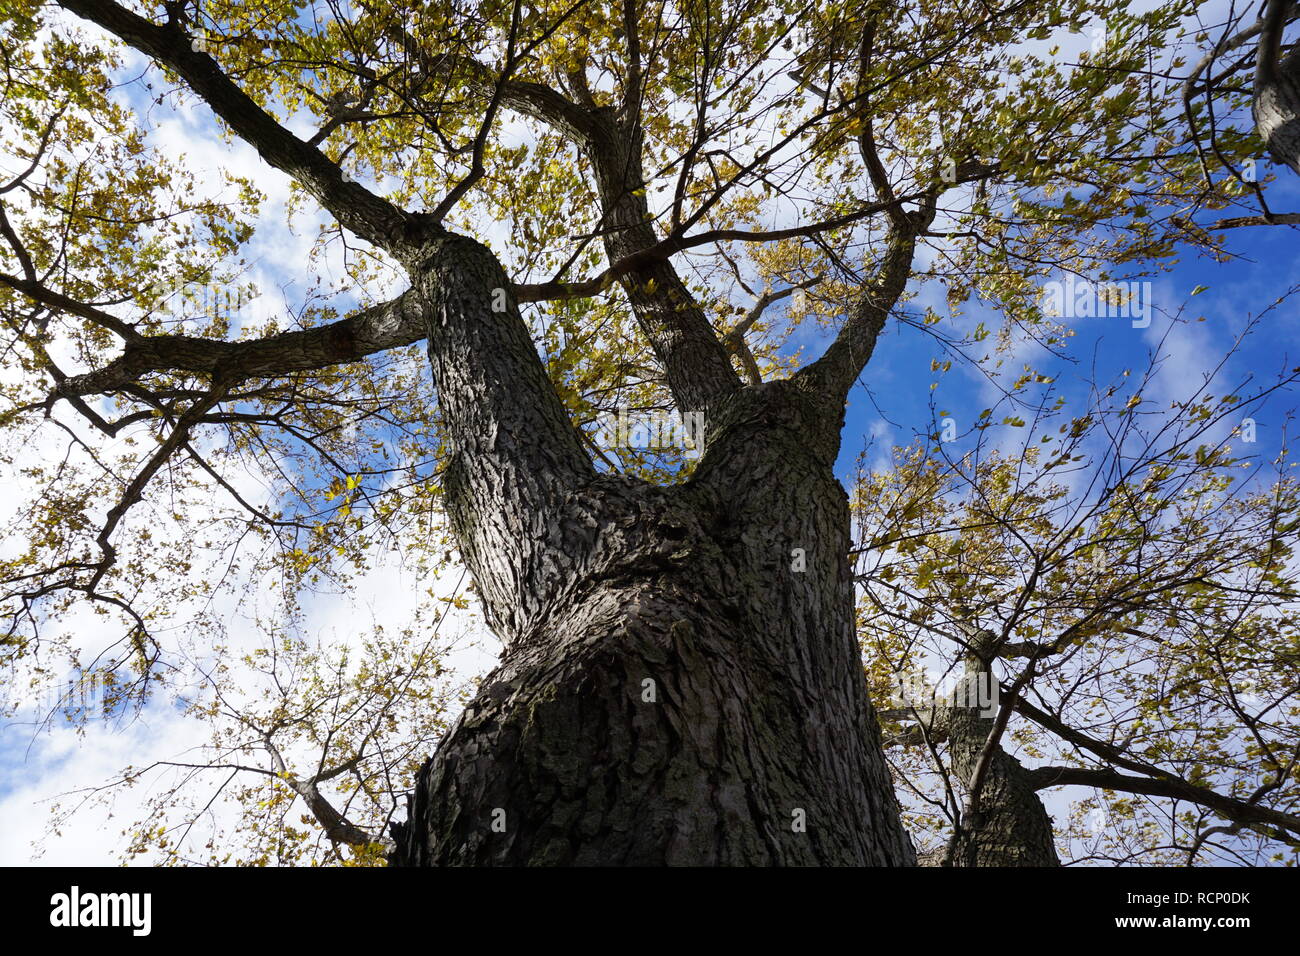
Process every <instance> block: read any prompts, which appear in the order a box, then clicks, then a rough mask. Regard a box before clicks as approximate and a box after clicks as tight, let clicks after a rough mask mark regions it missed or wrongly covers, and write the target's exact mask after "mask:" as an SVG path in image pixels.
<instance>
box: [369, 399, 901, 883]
mask: <svg viewBox="0 0 1300 956" xmlns="http://www.w3.org/2000/svg"><path fill="white" fill-rule="evenodd" d="M841 425H842V422H841V413H840V410H839V409H836V408H827V407H826V403H825V402H824V401H823V400H821V399H819V398H817V397H815V396H813V395H811V394H809V393H807V392H806V391H805V390H801V389H800V387H799V386H798V385H796V384H795V383H792V382H777V383H769V384H767V385H763V386H760V387H757V388H751V389H745V390H743V391H739V392H737V393H736V394H735V395H733V396H732V398H731V400H729V401H728V402H726V403H725V404H724V405H723V406H722V409H721V411H720V412H719V414H718V415H717V416H715V420H714V421H712V422H710V423H709V430H708V434H709V441H710V445H709V447H708V449H707V451H706V454H705V456H704V459H703V460H702V461H701V463H700V466H699V468H698V469H697V471H696V473H695V475H694V476H693V478H692V479H691V480H690V481H689V482H687V483H686V484H684V485H681V486H676V487H666V488H665V487H655V486H650V485H647V484H644V483H641V482H638V481H634V480H631V479H627V478H623V477H615V476H592V477H591V478H589V479H588V480H586V481H585V482H583V483H582V485H581V486H580V487H579V488H577V489H576V490H575V491H574V493H572V494H571V495H570V496H569V497H568V499H567V500H566V502H565V505H564V508H563V514H562V515H561V516H559V517H558V520H556V521H554V522H553V523H552V525H551V531H550V533H551V534H552V536H553V537H555V538H564V539H565V547H566V548H567V549H568V551H567V554H568V555H569V556H570V559H571V564H570V566H569V567H568V568H566V569H565V571H564V572H563V573H562V574H560V575H559V576H558V577H557V578H556V580H555V581H554V582H553V583H552V584H551V585H550V587H549V589H548V591H547V592H546V593H545V594H541V593H533V594H531V595H528V598H529V600H530V602H531V603H532V604H533V605H537V606H541V605H544V606H545V607H544V610H543V611H542V612H541V613H539V614H538V615H537V616H536V618H535V620H534V621H533V622H532V623H531V624H530V625H529V626H528V628H527V630H526V632H524V633H520V634H519V635H518V636H517V637H516V638H515V639H513V640H512V641H510V643H509V645H508V647H507V649H506V651H505V652H504V655H503V660H502V663H501V664H500V666H499V667H497V669H496V670H495V671H493V672H492V674H491V675H489V676H488V677H487V678H486V679H485V680H484V681H483V684H482V686H481V688H480V691H479V693H478V695H477V697H476V699H475V700H474V701H473V702H472V703H471V704H470V705H469V706H468V707H467V709H466V711H465V713H464V714H463V716H462V717H461V719H460V720H459V721H458V723H457V724H456V725H455V726H454V727H453V729H452V730H451V731H450V732H449V733H448V735H447V737H446V738H445V739H444V741H443V742H442V744H441V746H440V747H439V749H438V752H437V753H436V755H435V756H434V757H433V758H432V759H431V760H430V761H429V762H428V763H427V764H426V765H425V766H424V768H423V769H422V771H421V772H420V774H419V778H418V783H417V787H416V790H415V793H414V795H413V797H412V800H411V802H410V806H409V810H410V814H409V821H408V822H407V823H406V824H404V825H398V826H396V827H395V830H394V837H395V842H396V845H397V849H396V851H395V852H394V855H393V862H394V863H398V864H405V865H448V864H469V865H475V864H516V865H517V864H560V865H563V864H578V865H582V864H603V865H660V864H678V865H681V864H686V865H692V864H694V865H717V864H722V865H746V864H761V865H767V864H859V865H860V864H884V865H898V864H910V863H913V862H914V858H913V851H912V847H911V844H910V841H909V840H908V838H907V836H906V834H905V833H904V831H903V829H902V826H901V824H900V822H899V816H898V808H897V804H896V801H895V798H894V795H893V790H892V786H891V783H890V780H889V776H888V773H887V771H886V767H885V763H884V759H883V755H882V752H881V749H880V742H879V738H878V732H877V729H876V721H875V717H874V714H873V713H872V710H871V705H870V703H869V702H868V700H867V697H866V685H865V680H864V676H863V670H862V666H861V662H860V658H859V652H858V648H857V644H856V641H855V639H854V633H853V627H852V622H853V601H852V581H851V577H850V569H849V564H848V561H847V551H848V546H849V517H848V504H847V499H846V496H845V493H844V491H843V489H842V487H841V486H840V484H839V482H838V481H837V480H836V479H835V477H834V475H833V473H832V470H831V466H832V462H833V461H834V456H835V450H836V448H837V447H838V434H839V429H840V427H841ZM501 530H502V533H503V534H516V535H521V536H522V535H529V534H536V533H537V532H538V530H539V529H537V528H536V527H535V525H534V524H533V523H532V522H531V521H530V519H529V517H528V516H527V515H523V514H518V515H515V517H514V521H513V523H512V526H511V527H507V528H502V529H501ZM796 549H801V550H796Z"/></svg>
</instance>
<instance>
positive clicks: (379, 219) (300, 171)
mask: <svg viewBox="0 0 1300 956" xmlns="http://www.w3.org/2000/svg"><path fill="white" fill-rule="evenodd" d="M59 5H60V6H62V7H63V8H64V9H66V10H68V11H70V12H71V13H74V14H76V15H77V16H79V17H82V18H83V19H86V20H89V21H91V22H92V23H96V24H98V25H99V26H101V27H103V28H104V29H105V30H107V31H109V32H110V33H112V34H113V35H114V36H116V37H117V38H118V39H120V40H122V41H123V42H124V43H126V44H128V45H129V46H132V47H134V48H135V49H136V50H139V51H140V52H141V53H143V54H145V55H146V56H149V57H151V58H152V59H154V60H155V61H157V62H158V63H160V64H162V65H164V66H166V67H168V68H169V69H171V70H174V71H175V72H176V73H177V74H178V75H179V76H180V77H181V78H182V79H183V80H184V81H185V82H186V84H187V85H188V86H189V88H190V89H192V90H193V91H194V92H195V93H196V94H198V95H199V96H200V97H201V98H202V99H203V101H204V102H206V103H207V104H208V106H210V107H211V108H212V111H213V112H214V113H216V114H217V116H219V117H221V119H222V120H224V121H225V122H226V124H227V125H228V126H230V128H231V129H232V130H234V132H235V134H236V135H238V136H239V137H240V138H241V139H243V140H245V141H246V142H248V143H249V144H250V145H252V146H253V147H255V148H256V149H257V151H258V153H259V154H260V155H261V157H262V158H263V159H264V160H266V161H267V162H268V163H270V164H271V165H272V166H274V167H275V168H276V169H279V170H281V171H282V172H284V173H286V174H288V175H289V176H291V177H292V178H293V179H295V180H296V181H297V182H298V183H299V184H301V185H302V186H303V188H304V189H306V190H307V191H308V192H309V193H311V194H312V195H313V196H315V197H316V199H317V200H319V201H320V203H321V205H323V206H324V207H325V208H326V209H328V210H329V211H330V213H331V214H333V216H334V218H335V219H337V220H338V221H339V223H340V224H341V225H343V226H344V227H346V228H347V229H350V230H352V232H354V233H356V234H357V235H358V236H360V237H361V238H363V239H365V240H367V241H369V242H373V243H374V244H375V245H378V246H380V247H382V248H384V249H387V250H388V251H390V252H392V253H393V254H394V255H397V256H398V257H399V258H403V257H404V253H405V251H406V249H407V247H408V243H409V240H410V238H411V233H412V230H413V228H415V227H416V226H417V225H421V224H420V223H417V221H416V220H417V217H413V216H410V215H409V214H407V213H406V212H404V211H402V210H400V209H398V208H397V207H396V206H394V205H392V204H391V203H390V202H388V201H387V200H385V199H382V198H380V197H379V196H376V195H375V194H374V193H372V192H370V191H369V190H368V189H366V188H365V187H363V186H361V185H359V184H358V183H355V182H351V181H349V180H348V179H346V178H345V177H344V175H343V173H342V171H341V170H340V169H339V167H338V166H337V165H336V164H335V163H333V162H331V161H330V160H329V158H327V157H326V156H325V155H324V154H323V153H321V152H320V151H319V150H318V149H316V148H315V147H313V146H311V145H309V144H308V143H306V142H304V141H303V140H301V139H299V138H298V137H296V136H294V135H293V134H292V133H291V132H289V131H288V130H287V129H285V128H284V127H283V126H281V125H280V124H279V123H277V122H276V121H275V119H273V118H272V117H271V116H270V114H268V113H267V112H266V111H265V110H263V109H262V108H261V107H260V106H258V105H257V103H256V102H254V101H253V100H252V98H250V97H249V96H248V94H246V93H245V92H244V91H243V90H241V89H240V88H239V87H238V86H236V85H235V83H234V82H233V81H231V79H230V78H229V77H228V76H226V74H225V73H223V72H222V70H221V68H220V67H219V66H218V65H217V63H216V61H215V60H214V59H213V58H212V57H210V56H208V55H207V54H206V53H199V52H196V51H195V50H194V49H193V48H192V46H191V42H190V38H189V37H188V36H186V34H185V33H184V31H183V30H182V29H181V27H180V24H179V23H175V22H173V23H168V24H166V25H163V26H159V25H157V24H155V23H152V22H150V21H149V20H146V19H145V18H144V17H141V16H138V15H137V14H135V13H132V12H131V11H129V10H126V9H124V8H123V7H120V6H118V5H117V4H116V3H113V2H111V0H59ZM423 225H425V231H426V232H427V230H428V228H431V227H428V225H427V224H423Z"/></svg>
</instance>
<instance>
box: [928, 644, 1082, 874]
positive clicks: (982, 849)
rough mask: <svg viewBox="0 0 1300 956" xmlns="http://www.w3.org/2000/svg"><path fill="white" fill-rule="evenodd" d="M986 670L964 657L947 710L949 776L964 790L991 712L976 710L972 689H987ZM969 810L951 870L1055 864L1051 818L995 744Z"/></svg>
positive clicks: (1015, 763) (1020, 770) (1021, 771)
mask: <svg viewBox="0 0 1300 956" xmlns="http://www.w3.org/2000/svg"><path fill="white" fill-rule="evenodd" d="M992 680H993V678H992V669H991V668H990V667H989V665H988V663H987V662H985V661H983V660H981V659H980V658H979V657H977V656H976V655H975V654H970V655H968V656H967V658H966V674H965V679H964V686H963V688H962V693H959V694H958V696H957V699H956V700H954V702H953V707H952V709H951V716H950V723H949V732H948V746H949V750H950V752H951V754H952V768H953V773H954V775H955V776H957V777H958V778H959V779H960V780H961V781H962V782H963V783H964V784H966V785H967V786H970V785H971V784H972V782H973V780H974V777H975V773H976V770H977V767H978V764H979V760H980V755H981V754H982V753H983V752H984V748H985V744H986V743H987V741H988V739H989V734H990V733H991V731H992V730H993V724H994V716H993V713H992V711H993V710H995V708H993V707H991V706H988V707H984V708H981V706H980V702H981V701H986V699H987V695H983V696H981V695H980V694H979V693H978V689H979V688H980V687H983V688H984V689H986V690H987V689H988V688H989V687H991V686H995V685H993V684H992V683H991V682H992ZM971 806H972V807H973V812H972V813H971V814H970V815H969V818H968V819H966V820H963V821H962V828H961V831H960V833H959V834H958V836H957V845H956V847H955V848H954V851H953V853H952V854H951V864H952V865H953V866H1060V865H1061V860H1060V858H1059V857H1058V856H1057V855H1056V844H1055V841H1054V840H1053V831H1052V818H1051V817H1050V816H1048V813H1047V808H1046V807H1044V806H1043V801H1042V800H1040V799H1039V798H1038V791H1037V790H1036V789H1035V788H1034V786H1033V781H1032V780H1031V777H1030V773H1029V771H1028V770H1026V769H1025V768H1024V767H1023V766H1022V765H1021V763H1020V761H1019V760H1017V759H1016V758H1015V757H1013V756H1011V754H1009V753H1007V752H1006V750H1004V749H1003V747H1002V746H1001V744H1000V743H998V744H995V745H994V746H993V748H992V750H991V751H990V753H989V755H988V767H987V768H986V770H985V771H984V776H983V780H982V783H981V784H980V789H979V793H978V795H977V799H975V800H974V801H972V804H971Z"/></svg>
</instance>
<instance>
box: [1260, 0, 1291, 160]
mask: <svg viewBox="0 0 1300 956" xmlns="http://www.w3.org/2000/svg"><path fill="white" fill-rule="evenodd" d="M1289 8H1290V3H1289V2H1287V0H1271V2H1270V4H1269V8H1268V12H1267V14H1266V20H1267V23H1266V26H1265V29H1264V32H1263V34H1262V35H1261V36H1260V40H1259V49H1258V61H1257V65H1256V70H1255V91H1254V99H1253V101H1252V104H1251V111H1252V113H1253V114H1254V119H1255V130H1256V132H1257V133H1258V134H1259V138H1260V139H1262V140H1263V141H1264V143H1265V144H1266V145H1267V146H1268V152H1269V155H1270V156H1272V158H1273V161H1274V162H1275V163H1279V164H1281V165H1284V166H1289V167H1291V169H1292V170H1293V171H1294V172H1296V173H1300V53H1295V52H1292V53H1291V54H1290V55H1288V56H1286V57H1280V51H1281V48H1282V28H1283V25H1284V24H1285V22H1286V17H1287V15H1288V10H1289Z"/></svg>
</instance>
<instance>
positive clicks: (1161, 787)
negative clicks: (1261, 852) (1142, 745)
mask: <svg viewBox="0 0 1300 956" xmlns="http://www.w3.org/2000/svg"><path fill="white" fill-rule="evenodd" d="M1029 776H1030V779H1031V783H1032V784H1033V786H1034V789H1036V790H1043V789H1046V788H1048V787H1068V786H1078V787H1095V788H1098V789H1102V790H1119V791H1121V792H1123V793H1143V794H1147V795H1148V796H1153V797H1172V798H1173V799H1175V800H1186V801H1187V802H1188V803H1195V804H1197V805H1198V806H1202V807H1206V808H1208V809H1210V810H1213V811H1214V812H1216V813H1218V814H1221V815H1222V816H1224V817H1225V818H1227V819H1229V820H1232V821H1234V822H1237V823H1245V824H1247V825H1259V826H1268V827H1280V828H1281V829H1283V830H1287V831H1290V832H1291V833H1294V834H1296V835H1300V817H1298V816H1295V815H1293V814H1290V813H1282V812H1281V811H1279V810H1272V809H1269V808H1268V807H1261V806H1259V805H1257V804H1254V803H1248V802H1247V801H1245V800H1237V799H1234V798H1232V797H1225V796H1224V795H1223V794H1221V793H1216V792H1215V791H1213V790H1210V789H1208V788H1206V787H1200V786H1197V785H1195V784H1191V783H1188V782H1186V781H1185V780H1182V779H1180V778H1177V777H1158V778H1156V777H1133V776H1129V775H1128V774H1122V773H1119V772H1117V771H1115V770H1107V769H1092V768H1084V767H1038V768H1036V769H1034V770H1031V771H1029Z"/></svg>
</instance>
